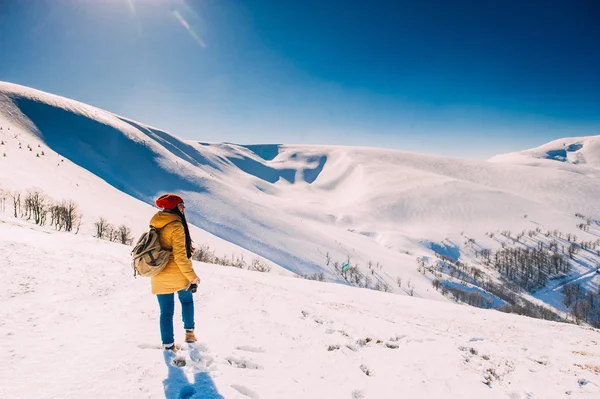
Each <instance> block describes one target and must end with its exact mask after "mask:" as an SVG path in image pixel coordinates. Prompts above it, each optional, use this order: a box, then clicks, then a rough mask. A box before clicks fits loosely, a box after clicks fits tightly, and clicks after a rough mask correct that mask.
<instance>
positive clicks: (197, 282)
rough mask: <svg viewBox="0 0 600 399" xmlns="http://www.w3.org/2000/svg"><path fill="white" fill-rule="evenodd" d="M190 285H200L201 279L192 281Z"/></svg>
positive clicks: (197, 278)
mask: <svg viewBox="0 0 600 399" xmlns="http://www.w3.org/2000/svg"><path fill="white" fill-rule="evenodd" d="M190 284H196V285H198V284H200V277H196V278H195V279H193V280H192V281H190Z"/></svg>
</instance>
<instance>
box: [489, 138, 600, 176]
mask: <svg viewBox="0 0 600 399" xmlns="http://www.w3.org/2000/svg"><path fill="white" fill-rule="evenodd" d="M540 160H548V161H557V162H560V163H566V164H572V165H585V166H589V167H593V168H600V136H590V137H568V138H564V139H559V140H554V141H551V142H550V143H546V144H544V145H541V146H539V147H536V148H532V149H530V150H525V151H519V152H514V153H510V154H502V155H496V156H494V157H492V158H490V159H489V162H495V163H522V164H534V163H535V162H536V161H537V163H538V164H545V163H541V162H540Z"/></svg>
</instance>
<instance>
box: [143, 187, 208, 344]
mask: <svg viewBox="0 0 600 399" xmlns="http://www.w3.org/2000/svg"><path fill="white" fill-rule="evenodd" d="M156 206H158V207H159V208H162V209H163V210H162V211H159V212H157V213H156V214H155V215H154V216H153V217H152V220H150V226H153V227H155V228H156V229H157V230H158V231H159V242H160V246H161V247H162V248H165V249H171V250H172V254H171V257H170V259H169V263H168V264H167V266H166V267H165V268H164V269H163V270H162V271H161V272H160V273H159V274H157V275H156V276H154V277H152V293H153V294H156V296H157V297H158V305H159V306H160V335H161V338H162V344H163V347H164V348H165V349H166V350H171V351H173V352H176V351H177V348H176V347H175V338H174V336H173V312H174V310H175V293H177V296H178V297H179V302H181V313H182V316H183V327H184V328H185V342H196V336H195V335H194V298H193V296H192V292H190V291H188V290H187V289H188V287H189V286H190V285H191V284H199V283H200V278H199V277H198V276H197V275H196V273H195V272H194V268H193V266H192V261H191V260H190V258H191V257H192V239H191V237H190V231H189V228H188V225H187V221H186V220H185V205H184V203H183V198H181V197H180V196H178V195H175V194H165V195H162V196H160V197H159V198H158V199H157V200H156Z"/></svg>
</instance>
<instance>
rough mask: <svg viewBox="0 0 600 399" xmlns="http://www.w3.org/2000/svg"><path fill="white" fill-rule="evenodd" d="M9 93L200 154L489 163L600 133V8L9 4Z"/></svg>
mask: <svg viewBox="0 0 600 399" xmlns="http://www.w3.org/2000/svg"><path fill="white" fill-rule="evenodd" d="M0 80H4V81H9V82H13V83H18V84H22V85H26V86H31V87H34V88H37V89H41V90H44V91H48V92H52V93H55V94H59V95H63V96H66V97H70V98H74V99H77V100H80V101H83V102H86V103H89V104H92V105H96V106H98V107H101V108H104V109H107V110H109V111H112V112H115V113H117V114H120V115H123V116H126V117H130V118H133V119H136V120H138V121H140V122H143V123H147V124H150V125H154V126H157V127H160V128H163V129H166V130H168V131H170V132H172V133H174V134H176V135H178V136H180V137H182V138H186V139H197V140H200V141H229V142H237V143H314V144H348V145H373V146H379V147H386V148H400V149H406V150H414V151H422V152H432V153H438V154H445V155H452V156H459V157H477V158H485V157H487V156H489V155H492V154H495V153H501V152H506V151H512V150H518V149H523V148H528V147H531V146H536V145H538V144H542V143H544V142H546V141H549V140H553V139H556V138H559V137H564V136H577V135H591V134H600V1H597V0H544V1H541V0H540V1H538V0H529V1H512V0H504V1H500V0H498V1H491V0H471V1H467V0H453V1H444V0H437V1H433V0H420V1H409V0H396V1H378V0H371V1H365V0H360V1H354V0H345V1H325V0H318V1H317V0H314V1H313V0H304V1H286V0H246V1H242V0H237V1H236V0H186V1H183V0H144V1H142V0H88V1H84V0H70V1H66V0H0Z"/></svg>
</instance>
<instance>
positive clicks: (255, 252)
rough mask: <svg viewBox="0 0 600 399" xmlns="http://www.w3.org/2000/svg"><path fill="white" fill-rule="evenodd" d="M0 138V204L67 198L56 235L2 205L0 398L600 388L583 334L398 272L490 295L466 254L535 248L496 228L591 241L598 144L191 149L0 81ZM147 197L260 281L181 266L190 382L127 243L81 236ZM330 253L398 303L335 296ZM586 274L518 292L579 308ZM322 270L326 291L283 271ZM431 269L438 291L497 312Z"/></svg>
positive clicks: (491, 393)
mask: <svg viewBox="0 0 600 399" xmlns="http://www.w3.org/2000/svg"><path fill="white" fill-rule="evenodd" d="M200 128H201V127H199V129H200ZM199 137H201V133H199ZM0 140H2V141H3V142H4V144H2V145H0V190H3V191H4V192H6V191H9V192H10V191H20V192H25V191H26V190H29V189H34V188H35V189H40V190H43V192H44V193H46V194H47V195H48V196H49V197H50V198H52V199H53V200H56V201H59V200H63V199H72V200H74V201H75V202H76V203H77V204H78V205H79V209H80V211H81V212H82V213H83V215H84V216H83V224H82V226H81V231H80V233H79V234H78V235H74V234H70V233H64V232H56V231H54V230H52V229H50V228H47V227H39V226H35V225H32V224H29V223H27V222H24V221H21V220H17V219H13V218H12V217H10V215H11V211H12V207H11V206H10V204H7V205H6V210H5V211H4V212H1V211H0V251H2V253H4V254H8V255H5V256H4V257H3V261H0V265H1V266H2V267H0V336H2V337H3V338H2V341H1V343H2V348H1V349H2V350H1V351H0V397H2V398H4V397H9V398H19V397H27V398H30V397H34V398H36V397H61V398H63V397H67V398H68V397H81V396H84V395H94V396H96V397H109V398H116V397H151V398H153V397H161V396H163V395H165V394H166V396H167V397H190V396H194V395H195V396H194V397H203V398H220V397H226V398H230V397H233V398H235V397H240V398H245V397H250V398H272V397H273V398H274V397H286V398H288V397H290V398H293V397H302V398H306V397H327V398H337V397H340V398H349V397H352V398H363V397H364V398H387V397H404V396H407V397H423V398H435V397H444V398H447V397H461V398H479V397H486V398H488V397H490V398H493V397H502V398H506V397H510V398H513V399H515V398H554V397H565V396H567V397H582V398H585V397H590V398H591V397H598V394H599V393H600V390H599V389H600V388H599V384H600V382H599V381H598V373H599V370H598V367H600V352H599V349H598V347H597V342H598V339H597V337H598V331H597V330H593V329H589V328H580V327H577V326H573V325H566V324H556V323H547V322H543V321H540V320H534V319H528V318H524V317H516V316H511V315H505V314H502V313H498V312H496V311H492V310H488V311H484V310H480V309H474V308H470V307H468V306H459V305H455V304H453V303H452V302H451V300H450V299H449V298H446V297H444V296H442V295H441V293H440V292H438V291H436V290H435V289H434V288H433V287H432V285H431V278H432V277H431V276H430V275H426V276H424V275H422V274H421V273H419V272H418V270H417V258H418V257H424V258H426V259H428V260H432V259H433V260H434V257H433V255H434V252H437V253H439V254H441V255H444V256H447V257H449V258H452V259H453V260H460V261H461V262H463V263H464V264H469V265H471V266H473V265H477V267H478V268H479V269H481V271H482V273H483V274H484V275H486V276H487V277H489V278H491V279H492V280H493V281H497V272H496V271H495V270H491V269H490V268H487V267H485V266H483V265H481V264H477V259H476V257H475V255H474V249H473V248H479V249H481V248H490V249H493V250H496V249H498V248H499V247H500V246H501V245H502V244H505V245H506V244H510V245H516V246H522V247H535V246H536V245H537V243H538V242H540V241H541V242H543V243H544V244H545V245H547V244H548V243H549V241H550V240H552V239H553V237H550V238H544V237H543V236H541V235H540V237H538V238H534V239H531V238H528V237H527V236H525V237H524V238H523V239H522V241H521V242H519V243H516V244H515V243H514V242H511V241H510V240H509V239H507V238H505V237H502V236H501V234H500V233H501V232H502V231H504V230H511V231H513V232H515V233H516V232H520V231H525V230H534V229H536V228H540V229H541V230H542V231H554V230H559V231H561V232H562V233H564V234H566V233H572V234H576V235H577V236H578V239H579V240H586V241H595V240H597V239H598V237H599V236H600V225H599V222H598V220H599V219H600V203H599V202H598V201H597V199H598V198H599V194H600V180H599V179H598V178H599V177H600V172H599V168H598V166H599V165H600V136H594V137H584V138H570V139H562V140H557V141H556V142H553V143H549V144H547V145H545V146H542V147H539V148H538V149H534V150H528V151H524V152H521V153H515V154H507V155H503V156H497V157H494V158H493V159H490V160H489V161H488V162H481V161H475V160H462V159H456V158H448V157H440V156H434V155H427V154H416V153H410V152H405V151H397V150H386V149H379V148H365V147H347V146H316V145H294V144H252V145H239V144H232V143H206V142H191V141H184V140H181V139H179V138H177V137H176V136H174V135H172V134H170V133H168V132H165V131H163V130H161V129H158V128H154V127H150V126H147V125H144V124H142V123H139V122H136V121H132V120H130V119H127V118H125V117H122V116H119V115H115V114H112V113H110V112H108V111H104V110H101V109H98V108H96V107H93V106H90V105H87V104H82V103H80V102H77V101H74V100H70V99H65V98H62V97H59V96H55V95H52V94H48V93H43V92H40V91H37V90H34V89H30V88H26V87H22V86H18V85H14V84H10V83H2V82H0ZM19 147H21V148H19ZM29 147H30V148H31V150H30V148H29ZM563 150H564V153H563V152H562V151H563ZM42 152H43V154H42ZM4 154H6V156H4ZM557 161H560V162H557ZM164 192H177V193H179V194H181V195H182V196H183V197H184V198H185V201H186V213H187V215H188V220H189V221H190V222H191V223H192V224H193V225H192V226H191V233H192V238H193V239H194V242H195V243H196V245H203V244H206V245H209V246H210V248H211V249H213V250H214V251H215V253H216V255H218V256H221V257H223V256H228V257H229V256H231V255H236V256H237V255H243V256H244V258H245V259H246V260H247V261H250V260H251V259H252V258H256V257H258V258H260V259H262V260H263V261H265V262H267V263H268V264H269V265H271V266H272V271H271V273H264V274H263V273H257V272H249V271H244V270H238V269H234V268H224V267H221V266H215V265H209V264H198V263H196V264H195V267H196V268H197V270H199V271H200V275H201V277H202V278H203V282H202V284H201V287H200V290H199V292H198V294H196V317H197V321H198V322H197V324H198V326H199V335H200V342H201V344H202V345H201V348H202V351H201V356H202V358H203V359H204V362H205V363H206V362H208V365H206V366H207V368H206V369H205V370H203V371H199V370H195V371H194V370H191V369H190V368H185V369H180V368H176V367H174V366H171V365H170V361H171V359H166V358H164V357H163V354H162V353H161V351H159V350H157V349H156V348H157V343H158V341H159V335H158V306H157V304H156V300H155V298H153V297H152V295H151V294H150V291H149V287H148V281H147V280H144V279H137V280H134V279H133V278H132V270H131V268H130V266H129V251H130V248H129V247H127V246H123V245H118V244H113V243H109V242H106V241H101V240H97V239H95V238H93V235H94V221H96V220H97V219H98V218H100V217H105V218H106V219H108V221H109V222H111V223H113V224H115V225H119V224H125V225H127V226H129V227H130V228H131V229H132V231H133V235H134V236H136V237H137V236H139V234H141V233H142V232H143V231H144V230H145V229H146V228H147V225H148V221H149V219H150V217H151V216H152V214H153V213H154V212H155V211H156V208H155V207H154V206H153V201H154V199H155V198H156V197H157V196H158V195H159V194H162V193H164ZM576 213H579V214H583V215H585V216H586V217H589V218H591V219H590V220H593V221H594V223H593V224H592V225H591V226H590V230H589V232H583V231H581V230H579V229H578V228H577V227H576V226H577V224H580V223H582V219H581V218H578V217H576V216H575V214H576ZM489 233H494V234H495V237H494V238H492V237H491V236H490V235H489ZM559 241H560V243H561V244H562V245H569V243H568V242H567V241H566V240H565V239H564V238H562V239H560V240H559ZM469 242H471V244H469ZM327 253H329V255H330V256H331V259H332V262H334V261H337V262H340V263H345V262H346V260H347V259H348V258H350V260H351V263H352V265H357V266H358V267H359V269H360V270H361V271H362V272H363V273H364V274H366V275H369V276H371V277H372V279H373V282H375V281H384V282H387V283H388V284H389V285H390V287H391V289H392V292H393V293H394V294H397V295H394V294H385V293H380V292H375V291H372V290H366V289H357V288H352V287H350V286H348V285H349V283H348V282H346V281H345V280H344V279H343V278H342V277H341V276H340V275H339V274H338V273H336V272H335V270H334V268H333V265H332V264H329V265H327V264H326V254H327ZM370 262H371V263H372V265H373V266H372V268H368V266H367V265H368V264H369V263H370ZM598 262H599V257H598V256H597V254H595V253H593V252H592V251H581V252H580V253H578V254H576V255H575V257H574V259H573V260H572V266H573V270H572V273H571V274H569V275H566V276H564V278H562V279H556V280H551V281H550V282H549V283H548V286H547V287H546V288H543V289H541V290H539V291H538V292H536V293H534V294H532V295H529V294H522V295H523V296H525V297H527V298H528V299H529V300H532V301H534V302H536V303H545V304H546V305H547V306H552V307H554V308H556V309H558V310H559V311H565V310H566V309H564V305H563V303H562V297H561V294H560V291H561V288H562V286H564V284H566V283H569V282H571V281H577V282H579V283H581V284H582V285H583V287H584V289H586V290H587V291H591V292H596V291H597V290H598V288H599V286H600V274H597V273H596V272H595V270H596V267H597V265H598ZM319 272H323V273H324V274H325V275H326V277H327V278H328V280H329V281H331V282H336V283H340V284H331V283H320V282H313V281H306V280H304V279H299V278H294V277H293V276H295V275H296V274H302V275H311V274H314V273H319ZM446 272H447V270H442V271H441V273H442V274H443V276H442V277H443V280H444V281H445V283H446V284H447V285H450V286H454V287H459V288H461V289H463V290H465V291H469V292H479V293H481V294H482V295H483V296H484V297H488V298H490V299H491V300H492V301H493V302H494V304H495V305H496V306H498V305H500V304H502V301H501V300H500V299H499V298H496V297H494V296H491V295H490V294H489V293H487V292H485V291H482V290H481V289H480V288H478V287H476V286H474V285H473V284H472V283H473V281H468V282H459V281H458V279H457V278H453V277H451V276H450V275H448V274H447V273H446ZM398 278H400V279H402V282H403V286H402V287H399V286H398V284H397V283H396V281H397V279H398ZM409 281H410V282H411V285H412V286H414V290H413V291H414V292H413V294H414V297H409V296H408V295H410V292H411V290H410V289H407V284H408V282H409ZM178 317H179V316H176V319H177V318H178ZM367 338H370V339H371V341H370V342H366V340H367ZM377 340H381V342H380V343H378V342H377ZM189 354H190V353H188V352H186V351H183V352H182V356H189ZM367 374H368V375H367ZM486 383H487V384H486ZM488 384H489V386H488ZM194 392H196V393H194Z"/></svg>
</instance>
